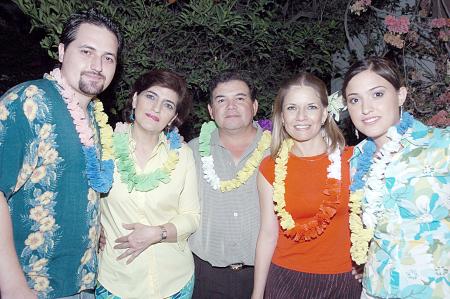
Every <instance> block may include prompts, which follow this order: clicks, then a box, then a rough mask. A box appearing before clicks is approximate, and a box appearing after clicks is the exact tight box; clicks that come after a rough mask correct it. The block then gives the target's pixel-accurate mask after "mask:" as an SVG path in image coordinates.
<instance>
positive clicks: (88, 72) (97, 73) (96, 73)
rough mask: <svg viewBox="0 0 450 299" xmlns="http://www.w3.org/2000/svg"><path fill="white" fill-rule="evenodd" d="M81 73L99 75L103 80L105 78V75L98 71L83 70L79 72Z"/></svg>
mask: <svg viewBox="0 0 450 299" xmlns="http://www.w3.org/2000/svg"><path fill="white" fill-rule="evenodd" d="M81 75H95V76H100V77H102V79H103V80H105V76H103V74H102V73H99V72H92V71H85V72H81Z"/></svg>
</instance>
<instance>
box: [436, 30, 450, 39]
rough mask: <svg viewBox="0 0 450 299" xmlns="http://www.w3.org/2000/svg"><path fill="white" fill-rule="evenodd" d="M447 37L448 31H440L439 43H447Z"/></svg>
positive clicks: (449, 35)
mask: <svg viewBox="0 0 450 299" xmlns="http://www.w3.org/2000/svg"><path fill="white" fill-rule="evenodd" d="M449 37H450V31H448V30H440V31H439V35H438V39H440V40H441V41H444V42H448V40H449Z"/></svg>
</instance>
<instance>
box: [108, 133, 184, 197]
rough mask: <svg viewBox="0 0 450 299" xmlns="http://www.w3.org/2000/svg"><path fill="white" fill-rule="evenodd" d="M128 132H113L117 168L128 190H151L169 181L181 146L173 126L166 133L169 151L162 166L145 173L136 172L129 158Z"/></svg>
mask: <svg viewBox="0 0 450 299" xmlns="http://www.w3.org/2000/svg"><path fill="white" fill-rule="evenodd" d="M130 134H131V133H130V132H129V131H128V132H117V130H116V132H114V137H113V144H114V153H115V157H116V161H117V170H118V171H119V173H120V179H121V181H122V182H123V183H124V184H126V185H127V188H128V192H131V191H133V189H135V190H136V191H141V192H147V191H150V190H153V189H155V188H157V187H158V186H159V184H160V183H161V182H162V183H165V184H167V183H169V182H170V176H171V174H172V172H173V170H174V169H175V168H176V166H177V164H178V161H179V149H180V148H181V141H180V135H179V134H178V129H177V128H175V129H173V130H172V131H170V132H169V133H168V134H167V139H168V142H169V144H170V151H169V154H168V158H167V160H166V162H164V164H163V165H162V167H160V168H158V169H156V170H154V171H152V172H150V173H146V174H137V173H136V165H135V163H134V161H133V159H131V154H130V148H129V144H130V142H132V141H131V140H130Z"/></svg>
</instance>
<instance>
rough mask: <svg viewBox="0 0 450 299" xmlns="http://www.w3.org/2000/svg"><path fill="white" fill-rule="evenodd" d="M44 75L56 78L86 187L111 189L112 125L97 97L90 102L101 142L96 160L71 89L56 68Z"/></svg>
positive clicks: (85, 122)
mask: <svg viewBox="0 0 450 299" xmlns="http://www.w3.org/2000/svg"><path fill="white" fill-rule="evenodd" d="M46 78H47V79H49V80H52V81H56V87H57V89H58V91H59V92H60V94H61V96H62V98H63V100H64V102H65V103H66V105H67V109H68V111H69V113H70V116H71V117H72V120H73V123H74V125H75V130H76V131H77V133H78V137H79V138H80V142H81V144H82V145H83V146H82V149H83V154H84V158H85V161H86V176H87V179H88V184H89V186H90V187H91V188H92V189H94V190H95V191H97V192H101V193H106V192H108V191H109V189H111V186H112V182H113V175H114V161H113V160H112V158H113V156H112V128H111V127H110V126H109V125H108V116H107V115H106V113H104V111H103V104H102V102H100V100H98V99H95V100H94V101H93V106H94V118H95V121H96V122H97V125H98V127H99V131H100V143H101V145H102V157H101V160H100V159H99V158H98V157H97V150H96V148H95V146H94V138H93V136H94V131H93V130H92V128H91V127H90V126H89V119H88V118H87V117H86V115H85V114H84V112H83V110H82V109H81V107H80V105H79V102H78V101H77V100H76V98H75V96H74V95H75V92H74V91H73V90H72V89H71V88H70V87H69V85H67V84H66V83H65V81H64V79H63V78H62V76H61V71H60V70H59V69H54V70H53V71H52V72H50V75H46ZM91 103H92V102H91ZM91 105H92V104H91Z"/></svg>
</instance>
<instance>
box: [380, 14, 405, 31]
mask: <svg viewBox="0 0 450 299" xmlns="http://www.w3.org/2000/svg"><path fill="white" fill-rule="evenodd" d="M384 24H385V25H386V26H387V28H388V30H389V31H390V32H394V33H408V31H409V18H408V17H406V16H401V17H399V18H396V17H394V16H390V15H389V16H387V17H386V18H385V19H384Z"/></svg>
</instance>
